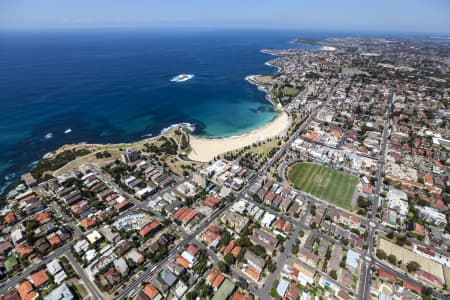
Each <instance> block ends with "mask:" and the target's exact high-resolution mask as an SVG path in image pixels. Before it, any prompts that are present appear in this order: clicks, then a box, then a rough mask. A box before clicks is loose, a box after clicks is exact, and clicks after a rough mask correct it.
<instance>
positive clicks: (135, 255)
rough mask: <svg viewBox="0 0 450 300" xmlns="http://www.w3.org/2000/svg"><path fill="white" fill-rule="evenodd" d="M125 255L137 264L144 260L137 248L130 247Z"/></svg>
mask: <svg viewBox="0 0 450 300" xmlns="http://www.w3.org/2000/svg"><path fill="white" fill-rule="evenodd" d="M125 256H126V258H128V259H131V260H132V261H133V262H134V263H135V264H138V265H141V264H142V263H143V262H144V260H145V258H144V256H143V255H142V254H141V252H139V250H137V249H131V250H130V251H129V252H128V253H127V254H126V255H125Z"/></svg>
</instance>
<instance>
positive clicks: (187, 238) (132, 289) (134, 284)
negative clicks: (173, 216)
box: [114, 177, 257, 300]
mask: <svg viewBox="0 0 450 300" xmlns="http://www.w3.org/2000/svg"><path fill="white" fill-rule="evenodd" d="M256 179H257V177H255V178H253V179H252V180H251V181H250V182H249V183H248V185H247V186H246V187H245V188H244V189H242V191H241V192H239V193H237V194H236V195H235V196H236V199H239V198H240V197H241V196H242V195H244V194H245V193H246V192H247V189H248V187H249V186H251V185H252V184H253V183H254V182H255V181H256ZM233 204H234V201H230V202H228V203H227V204H225V206H224V207H222V208H220V209H218V210H217V211H216V212H214V213H213V214H212V215H211V216H210V217H209V218H208V219H207V220H206V221H205V222H203V223H201V225H200V226H199V227H198V228H197V229H196V230H195V232H193V233H191V234H188V235H185V237H184V239H183V241H182V242H181V243H179V244H178V245H177V246H176V247H174V248H173V249H172V250H170V251H169V252H168V253H167V255H166V256H165V257H164V258H163V259H162V260H160V261H159V262H158V263H156V264H154V265H153V266H152V268H151V269H147V270H146V271H145V272H144V273H143V274H142V275H140V276H139V277H138V278H137V279H136V280H134V281H133V282H132V283H131V284H130V285H128V286H127V287H126V288H125V289H123V290H122V291H121V292H120V293H119V295H118V296H117V297H115V298H114V299H117V300H119V299H123V298H125V297H127V296H129V295H130V294H133V293H134V292H136V289H137V288H139V287H140V285H141V283H143V282H144V281H146V280H148V279H150V278H151V277H150V276H151V275H153V273H154V272H156V270H157V269H159V268H160V267H161V266H162V265H164V264H165V263H167V262H168V261H169V259H171V258H172V255H175V254H176V253H177V252H178V251H179V250H181V249H182V248H183V247H185V246H187V245H188V244H189V243H191V242H193V241H194V239H195V238H196V236H197V235H199V234H200V233H201V232H202V231H204V230H205V229H206V228H207V227H208V226H209V225H210V224H211V223H213V222H214V221H215V219H216V218H217V217H218V216H219V215H220V214H222V213H223V212H224V211H226V210H227V209H229V208H230V207H231V206H232V205H233ZM152 270H153V271H152Z"/></svg>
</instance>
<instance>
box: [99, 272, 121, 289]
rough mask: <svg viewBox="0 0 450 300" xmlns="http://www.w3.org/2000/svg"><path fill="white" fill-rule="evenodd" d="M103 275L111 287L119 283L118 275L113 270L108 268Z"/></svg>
mask: <svg viewBox="0 0 450 300" xmlns="http://www.w3.org/2000/svg"><path fill="white" fill-rule="evenodd" d="M103 275H104V276H105V278H106V280H108V282H109V283H110V284H111V285H114V284H116V283H118V282H119V281H120V275H119V273H118V272H117V270H116V269H114V268H109V269H108V270H107V271H106V272H105V274H103Z"/></svg>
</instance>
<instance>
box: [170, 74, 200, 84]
mask: <svg viewBox="0 0 450 300" xmlns="http://www.w3.org/2000/svg"><path fill="white" fill-rule="evenodd" d="M192 78H194V75H193V74H180V75H177V76H175V77H173V78H172V79H170V81H172V82H183V81H188V80H189V79H192Z"/></svg>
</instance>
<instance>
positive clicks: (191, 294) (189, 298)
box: [186, 291, 198, 300]
mask: <svg viewBox="0 0 450 300" xmlns="http://www.w3.org/2000/svg"><path fill="white" fill-rule="evenodd" d="M197 296H198V295H197V292H196V291H191V292H189V293H187V294H186V299H187V300H195V299H197Z"/></svg>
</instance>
